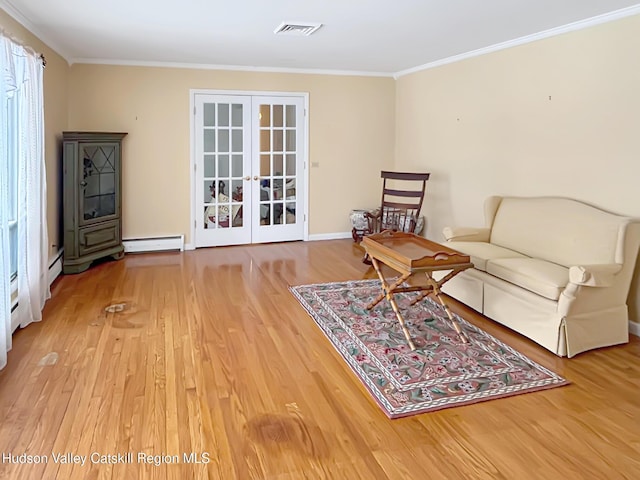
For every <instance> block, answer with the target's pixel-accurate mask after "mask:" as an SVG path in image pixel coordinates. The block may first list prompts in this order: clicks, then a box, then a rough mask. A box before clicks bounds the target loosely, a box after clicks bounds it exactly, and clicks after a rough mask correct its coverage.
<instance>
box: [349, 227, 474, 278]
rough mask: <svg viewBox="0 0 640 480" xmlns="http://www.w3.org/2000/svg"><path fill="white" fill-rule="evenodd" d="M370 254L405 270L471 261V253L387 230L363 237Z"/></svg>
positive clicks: (447, 266)
mask: <svg viewBox="0 0 640 480" xmlns="http://www.w3.org/2000/svg"><path fill="white" fill-rule="evenodd" d="M362 246H363V247H364V248H365V250H366V251H367V253H368V254H369V255H370V256H371V257H373V258H376V259H378V260H380V261H382V262H383V263H385V264H387V265H389V266H392V267H394V268H395V267H396V266H398V267H402V270H409V271H413V270H416V269H418V270H446V269H450V268H452V267H453V266H462V265H465V264H468V267H472V266H473V264H472V263H471V258H470V257H469V255H465V254H463V253H460V252H458V251H456V250H454V249H452V248H449V247H446V246H445V245H440V244H439V243H436V242H433V241H431V240H428V239H426V238H424V237H421V236H418V235H415V234H413V233H404V232H394V231H391V230H385V231H383V232H380V233H376V234H373V235H367V236H365V237H364V238H363V239H362Z"/></svg>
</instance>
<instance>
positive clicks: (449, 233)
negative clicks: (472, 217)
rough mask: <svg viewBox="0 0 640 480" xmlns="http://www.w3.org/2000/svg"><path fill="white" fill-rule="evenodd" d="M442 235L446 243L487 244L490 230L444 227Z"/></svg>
mask: <svg viewBox="0 0 640 480" xmlns="http://www.w3.org/2000/svg"><path fill="white" fill-rule="evenodd" d="M442 233H443V234H444V238H445V239H446V240H447V242H450V241H456V242H488V241H489V237H490V235H491V230H490V229H489V228H469V227H444V230H443V231H442Z"/></svg>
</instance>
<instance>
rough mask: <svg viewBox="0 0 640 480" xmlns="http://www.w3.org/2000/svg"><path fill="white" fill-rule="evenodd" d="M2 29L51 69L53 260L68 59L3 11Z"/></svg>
mask: <svg viewBox="0 0 640 480" xmlns="http://www.w3.org/2000/svg"><path fill="white" fill-rule="evenodd" d="M0 28H1V29H2V30H4V32H5V33H6V34H8V35H9V36H11V37H12V38H14V39H15V40H17V41H18V42H20V43H21V44H23V45H27V46H29V47H31V48H33V49H34V50H36V51H37V52H40V53H43V54H44V56H45V58H46V60H47V66H46V68H45V71H44V123H45V145H44V146H45V163H46V169H47V205H48V211H47V219H48V225H47V226H48V228H49V243H50V249H49V257H50V258H51V259H53V258H54V257H55V255H56V254H57V253H58V250H60V249H61V248H62V227H61V217H60V212H61V196H60V195H61V177H60V175H61V172H62V162H61V156H60V153H59V152H60V148H61V143H60V142H61V139H62V131H63V130H65V129H66V127H67V81H68V80H67V76H68V71H69V66H68V65H67V62H66V60H64V59H63V58H62V57H61V56H60V55H58V54H57V53H56V52H54V51H53V50H52V49H51V48H49V47H48V46H47V45H45V44H44V43H43V42H41V41H40V40H39V39H38V38H37V37H35V36H34V35H33V34H31V32H29V31H28V30H27V29H26V28H24V27H23V26H22V25H20V24H19V23H18V22H16V21H15V20H14V19H13V18H12V17H10V16H9V15H7V14H6V13H5V12H4V10H1V9H0Z"/></svg>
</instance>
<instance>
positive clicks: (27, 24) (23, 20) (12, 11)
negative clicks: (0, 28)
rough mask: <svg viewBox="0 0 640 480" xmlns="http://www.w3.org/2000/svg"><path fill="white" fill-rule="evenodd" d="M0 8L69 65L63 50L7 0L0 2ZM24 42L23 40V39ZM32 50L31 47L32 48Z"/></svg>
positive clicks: (0, 0)
mask: <svg viewBox="0 0 640 480" xmlns="http://www.w3.org/2000/svg"><path fill="white" fill-rule="evenodd" d="M0 8H1V9H2V10H4V11H5V12H7V14H8V15H9V16H10V17H12V18H13V19H14V20H15V21H16V22H18V23H19V24H20V25H22V26H23V27H24V28H26V29H27V30H28V31H29V33H31V34H32V35H33V36H35V37H36V38H38V40H40V41H41V42H42V43H44V44H45V45H46V46H47V47H49V48H50V49H51V50H53V51H54V52H56V53H57V54H58V55H60V56H61V57H62V58H63V59H65V60H66V62H67V64H70V62H69V57H68V55H66V54H65V51H64V49H62V48H60V45H58V44H56V42H54V41H53V40H51V39H50V38H49V37H47V35H45V34H43V33H42V32H41V31H40V29H39V28H38V27H37V26H36V25H34V24H33V23H31V21H30V20H29V19H28V18H27V17H26V16H25V15H24V14H23V13H22V12H21V11H20V10H19V9H18V8H16V7H15V6H14V5H13V4H12V3H11V2H10V1H9V0H0ZM23 40H24V39H23ZM32 48H33V47H32Z"/></svg>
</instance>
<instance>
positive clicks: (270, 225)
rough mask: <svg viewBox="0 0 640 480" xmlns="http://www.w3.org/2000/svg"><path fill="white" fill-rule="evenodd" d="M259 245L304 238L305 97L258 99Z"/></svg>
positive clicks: (256, 194)
mask: <svg viewBox="0 0 640 480" xmlns="http://www.w3.org/2000/svg"><path fill="white" fill-rule="evenodd" d="M253 115H254V116H253V124H254V133H257V138H256V141H254V146H253V152H254V154H253V172H254V178H255V175H256V174H257V176H258V180H259V184H258V185H254V187H253V193H254V197H255V198H256V199H259V200H257V208H256V209H254V212H253V213H252V216H253V225H254V231H253V233H252V239H253V242H254V243H258V242H273V241H286V240H301V239H302V238H303V236H304V208H303V195H302V194H301V193H302V192H301V191H300V189H301V188H302V186H303V176H302V174H303V171H304V168H303V167H302V165H303V162H304V158H305V155H304V150H303V149H304V137H303V135H304V104H303V99H302V97H253Z"/></svg>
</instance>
